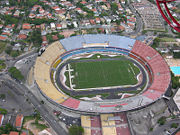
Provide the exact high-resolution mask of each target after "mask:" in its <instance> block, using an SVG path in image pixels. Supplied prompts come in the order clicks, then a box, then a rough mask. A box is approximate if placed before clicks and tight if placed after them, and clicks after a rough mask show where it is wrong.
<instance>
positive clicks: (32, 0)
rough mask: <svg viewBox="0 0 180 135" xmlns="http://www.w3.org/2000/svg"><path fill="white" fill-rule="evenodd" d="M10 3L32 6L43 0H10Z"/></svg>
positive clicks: (39, 3)
mask: <svg viewBox="0 0 180 135" xmlns="http://www.w3.org/2000/svg"><path fill="white" fill-rule="evenodd" d="M9 4H10V5H11V6H28V7H32V6H34V5H35V4H38V5H41V4H42V2H41V1H39V0H21V1H20V2H18V1H17V0H9Z"/></svg>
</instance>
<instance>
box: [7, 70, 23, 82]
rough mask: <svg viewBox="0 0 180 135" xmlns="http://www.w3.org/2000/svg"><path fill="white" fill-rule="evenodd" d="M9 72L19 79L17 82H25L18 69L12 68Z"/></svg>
mask: <svg viewBox="0 0 180 135" xmlns="http://www.w3.org/2000/svg"><path fill="white" fill-rule="evenodd" d="M8 72H9V73H10V75H11V76H12V77H13V78H15V79H17V80H20V81H21V80H23V79H24V76H23V75H22V74H21V72H20V71H19V70H18V69H17V68H16V67H11V68H9V69H8Z"/></svg>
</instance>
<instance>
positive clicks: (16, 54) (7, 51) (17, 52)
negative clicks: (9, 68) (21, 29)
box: [5, 46, 20, 57]
mask: <svg viewBox="0 0 180 135" xmlns="http://www.w3.org/2000/svg"><path fill="white" fill-rule="evenodd" d="M5 52H6V53H7V54H8V55H10V56H12V57H17V56H19V55H20V51H19V50H17V51H16V50H12V47H11V46H8V47H7V48H6V50H5Z"/></svg>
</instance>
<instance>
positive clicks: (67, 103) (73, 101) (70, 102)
mask: <svg viewBox="0 0 180 135" xmlns="http://www.w3.org/2000/svg"><path fill="white" fill-rule="evenodd" d="M79 103H80V101H79V100H76V99H73V98H69V99H67V100H66V101H64V102H63V103H62V105H64V106H66V107H70V108H73V109H77V108H78V106H79Z"/></svg>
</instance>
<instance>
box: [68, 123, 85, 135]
mask: <svg viewBox="0 0 180 135" xmlns="http://www.w3.org/2000/svg"><path fill="white" fill-rule="evenodd" d="M83 133H84V129H83V128H82V127H81V126H76V125H73V126H71V127H70V128H69V135H82V134H83Z"/></svg>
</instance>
